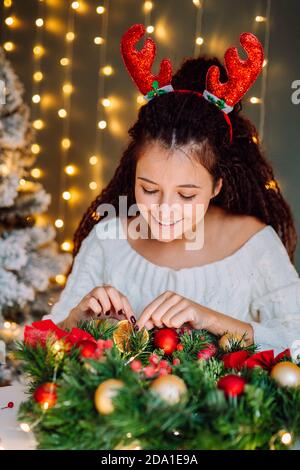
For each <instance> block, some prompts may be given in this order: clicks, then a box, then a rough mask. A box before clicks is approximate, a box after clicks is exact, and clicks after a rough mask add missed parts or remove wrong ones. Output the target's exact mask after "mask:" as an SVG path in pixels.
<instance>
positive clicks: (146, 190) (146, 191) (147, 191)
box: [142, 186, 158, 194]
mask: <svg viewBox="0 0 300 470" xmlns="http://www.w3.org/2000/svg"><path fill="white" fill-rule="evenodd" d="M142 190H143V191H144V193H146V194H154V193H157V192H158V189H154V190H153V191H149V190H148V189H145V188H144V187H143V186H142Z"/></svg>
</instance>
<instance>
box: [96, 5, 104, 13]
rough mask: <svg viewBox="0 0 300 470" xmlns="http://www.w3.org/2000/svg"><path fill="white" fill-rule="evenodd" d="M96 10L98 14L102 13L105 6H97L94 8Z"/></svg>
mask: <svg viewBox="0 0 300 470" xmlns="http://www.w3.org/2000/svg"><path fill="white" fill-rule="evenodd" d="M96 12H97V13H98V15H103V13H104V12H105V8H104V7H102V6H99V7H97V8H96Z"/></svg>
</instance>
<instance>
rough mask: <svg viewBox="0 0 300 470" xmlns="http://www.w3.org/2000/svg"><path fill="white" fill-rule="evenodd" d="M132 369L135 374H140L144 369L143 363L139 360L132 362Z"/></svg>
mask: <svg viewBox="0 0 300 470" xmlns="http://www.w3.org/2000/svg"><path fill="white" fill-rule="evenodd" d="M130 367H131V369H132V370H133V371H134V372H139V371H140V370H141V368H142V363H141V361H139V360H138V359H134V360H133V361H132V362H131V364H130Z"/></svg>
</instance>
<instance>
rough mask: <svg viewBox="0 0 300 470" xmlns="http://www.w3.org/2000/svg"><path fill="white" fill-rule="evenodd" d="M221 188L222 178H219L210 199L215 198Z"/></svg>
mask: <svg viewBox="0 0 300 470" xmlns="http://www.w3.org/2000/svg"><path fill="white" fill-rule="evenodd" d="M222 186H223V178H219V179H218V181H217V183H216V185H215V187H214V190H213V194H212V195H211V199H212V198H214V197H216V196H217V195H218V194H219V192H220V191H221V189H222Z"/></svg>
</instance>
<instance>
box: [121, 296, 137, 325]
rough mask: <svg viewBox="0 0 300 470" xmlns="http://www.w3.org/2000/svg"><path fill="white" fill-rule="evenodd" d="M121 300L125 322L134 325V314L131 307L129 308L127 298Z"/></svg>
mask: <svg viewBox="0 0 300 470" xmlns="http://www.w3.org/2000/svg"><path fill="white" fill-rule="evenodd" d="M122 300H123V309H124V312H125V316H126V318H127V320H129V321H130V322H131V323H133V324H135V323H136V318H135V315H134V312H133V310H132V307H131V305H130V303H129V301H128V299H127V297H125V296H123V297H122Z"/></svg>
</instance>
